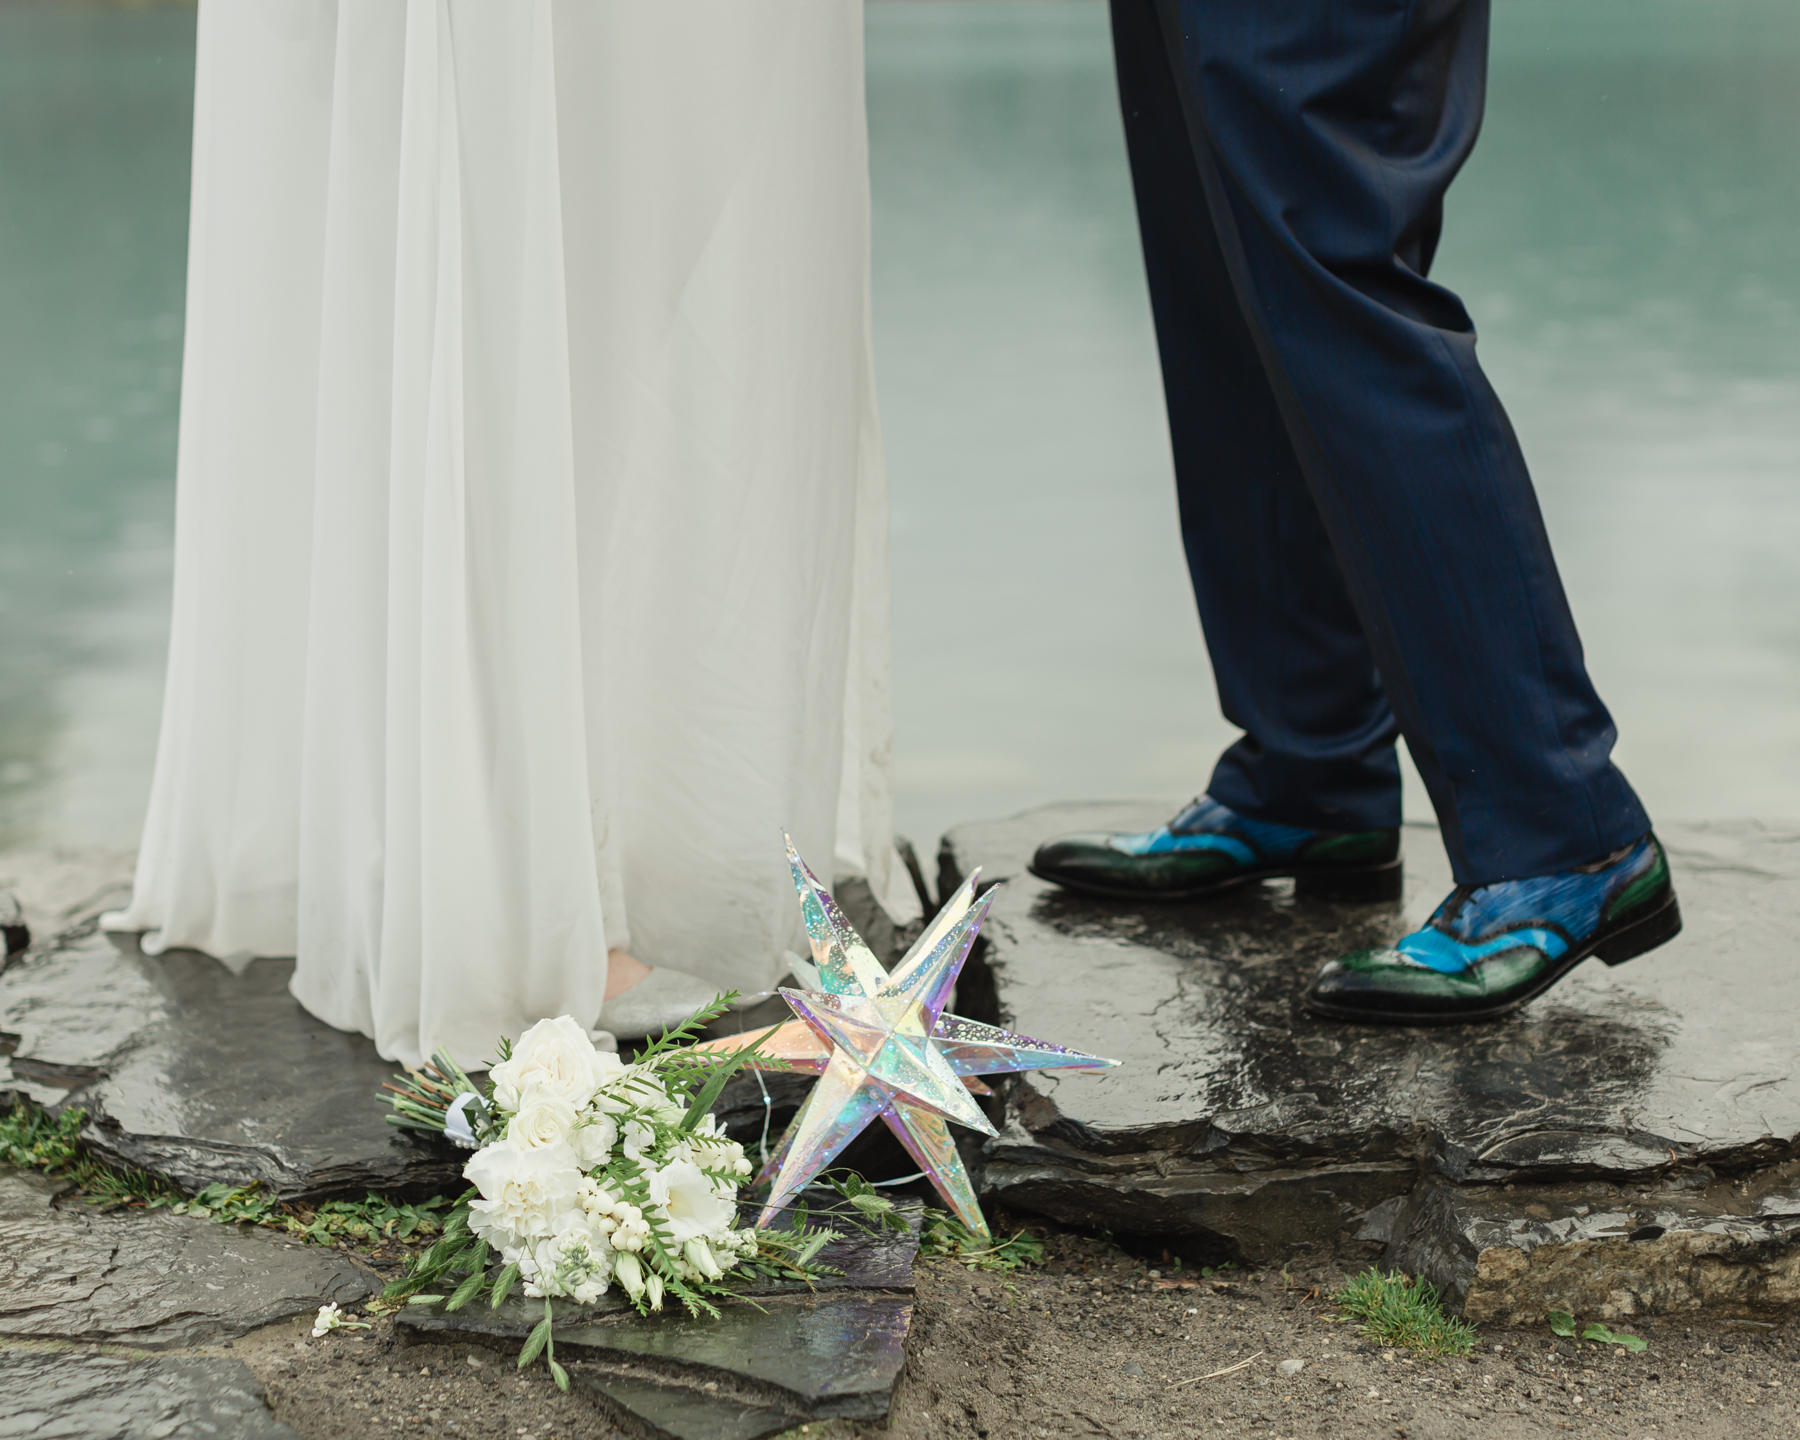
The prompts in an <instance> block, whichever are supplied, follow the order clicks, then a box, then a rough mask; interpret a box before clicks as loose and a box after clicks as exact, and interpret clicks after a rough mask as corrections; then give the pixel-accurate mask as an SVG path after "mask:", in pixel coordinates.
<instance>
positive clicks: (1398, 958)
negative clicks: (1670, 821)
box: [1306, 835, 1681, 1025]
mask: <svg viewBox="0 0 1800 1440" xmlns="http://www.w3.org/2000/svg"><path fill="white" fill-rule="evenodd" d="M1680 930H1681V909H1680V907H1679V906H1678V905H1677V904H1676V903H1675V887H1674V886H1673V885H1672V884H1671V883H1670V881H1669V862H1668V857H1667V856H1665V855H1664V854H1663V848H1662V846H1661V844H1660V843H1658V841H1657V839H1656V836H1655V835H1646V836H1644V838H1643V839H1641V840H1639V841H1637V842H1635V843H1634V844H1631V845H1628V846H1626V847H1625V849H1623V850H1621V851H1618V852H1617V853H1615V854H1613V855H1609V856H1607V857H1606V858H1605V859H1604V860H1601V861H1599V862H1597V863H1596V864H1593V865H1588V866H1584V867H1582V868H1581V869H1579V870H1570V871H1565V872H1564V873H1562V874H1560V875H1542V876H1538V877H1536V878H1533V879H1529V880H1503V881H1500V882H1498V883H1496V884H1493V885H1458V886H1457V887H1456V889H1455V890H1454V891H1453V892H1451V895H1450V898H1449V899H1447V900H1445V901H1444V903H1443V904H1442V905H1440V906H1438V908H1437V910H1436V911H1435V912H1433V914H1432V917H1431V919H1430V920H1428V921H1427V922H1426V924H1425V928H1424V929H1423V930H1419V931H1416V932H1414V933H1413V934H1411V935H1408V936H1407V937H1406V938H1405V939H1404V940H1402V941H1400V943H1399V944H1398V945H1396V946H1395V947H1394V948H1393V949H1392V950H1359V951H1356V952H1355V953H1353V954H1350V955H1346V956H1344V957H1343V958H1342V959H1341V960H1333V961H1332V962H1331V963H1330V964H1328V965H1327V966H1326V967H1325V968H1324V970H1323V971H1321V972H1320V974H1319V978H1318V979H1317V980H1316V981H1314V982H1313V986H1312V988H1311V989H1310V990H1309V991H1307V994H1306V1008H1307V1009H1308V1010H1310V1011H1312V1012H1313V1014H1315V1015H1323V1016H1326V1017H1328V1018H1330V1019H1334V1020H1359V1021H1363V1022H1365V1023H1374V1024H1385V1025H1457V1024H1463V1023H1466V1022H1469V1021H1474V1020H1494V1019H1498V1018H1499V1017H1500V1016H1502V1015H1505V1014H1506V1013H1507V1012H1508V1011H1511V1010H1514V1009H1517V1008H1518V1007H1519V1006H1520V1005H1523V1004H1524V1003H1525V1002H1526V1001H1527V1000H1530V999H1532V998H1533V997H1535V996H1538V995H1542V994H1543V993H1544V991H1546V990H1548V989H1549V988H1550V987H1551V986H1552V985H1554V984H1555V983H1556V982H1557V981H1558V980H1560V979H1562V977H1563V976H1565V975H1567V974H1568V973H1569V971H1571V970H1573V969H1574V968H1575V967H1576V966H1577V965H1579V964H1580V963H1581V962H1582V961H1583V960H1585V959H1587V958H1588V957H1589V956H1590V955H1592V956H1595V957H1596V958H1598V959H1600V960H1603V961H1605V962H1606V963H1607V964H1608V965H1622V964H1624V963H1625V961H1627V960H1630V959H1633V958H1635V957H1636V956H1639V955H1642V954H1643V953H1644V952H1645V951H1646V950H1654V949H1655V948H1656V947H1657V946H1658V945H1661V944H1662V943H1663V942H1664V941H1665V940H1671V939H1673V938H1674V937H1675V936H1676V935H1677V934H1678V933H1679V932H1680Z"/></svg>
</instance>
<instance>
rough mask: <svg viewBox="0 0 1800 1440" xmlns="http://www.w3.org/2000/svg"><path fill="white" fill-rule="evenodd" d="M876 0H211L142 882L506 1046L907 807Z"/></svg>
mask: <svg viewBox="0 0 1800 1440" xmlns="http://www.w3.org/2000/svg"><path fill="white" fill-rule="evenodd" d="M862 83H863V82H862V6H861V0H682V3H680V4H674V3H667V0H354V3H352V0H341V3H333V0H258V3H255V4H247V3H236V0H202V3H201V6H200V11H199V55H198V93H197V99H196V110H195V120H194V132H195V133H194V173H193V214H192V229H191V233H190V240H189V245H190V257H189V279H188V302H187V304H188V310H187V317H188V319H187V351H186V360H185V368H184V372H183V390H182V407H181V431H180V460H179V486H178V499H177V521H176V546H175V554H176V559H175V597H174V627H173V636H172V640H171V644H170V654H169V676H168V689H167V698H166V701H165V708H164V714H163V726H162V737H161V743H160V748H159V750H158V754H157V763H156V775H155V781H154V784H153V787H152V793H151V799H150V809H149V815H148V819H147V822H146V826H145V832H144V841H143V847H142V851H141V853H140V857H139V861H138V872H137V883H136V888H135V892H134V894H133V897H132V902H131V905H130V907H129V909H128V910H127V911H126V912H124V913H123V914H121V915H119V916H117V917H113V919H112V922H111V923H112V924H113V925H114V926H115V927H116V928H122V929H132V930H143V931H148V932H152V933H150V934H148V935H146V937H145V942H146V949H148V950H150V951H152V952H154V951H156V950H161V949H168V948H172V947H177V946H183V947H193V948H196V949H199V950H203V951H207V952H210V953H212V954H215V955H219V956H222V957H223V956H234V955H243V954H256V955H288V954H293V955H297V957H298V963H297V968H296V970H295V974H294V980H293V990H294V994H295V995H296V996H297V997H298V999H299V1000H300V1002H301V1003H302V1004H303V1005H305V1006H306V1008H307V1009H309V1010H310V1011H312V1012H313V1013H314V1014H315V1015H318V1016H319V1017H321V1018H322V1019H324V1020H326V1021H328V1022H329V1023H330V1024H332V1025H335V1026H338V1027H340V1028H343V1029H347V1030H358V1031H362V1032H363V1033H365V1034H367V1035H370V1036H372V1037H373V1038H374V1040H375V1042H376V1044H377V1046H378V1047H379V1048H380V1050H381V1052H382V1054H383V1055H386V1056H388V1057H390V1058H393V1059H397V1060H401V1061H405V1062H408V1063H415V1062H417V1061H418V1060H419V1059H420V1057H421V1056H422V1055H424V1054H427V1053H429V1052H430V1051H431V1050H432V1049H433V1048H435V1047H437V1046H439V1045H447V1046H449V1047H450V1048H451V1050H452V1051H453V1052H454V1053H455V1054H456V1055H457V1056H459V1057H461V1058H462V1059H463V1060H464V1062H465V1063H470V1064H474V1063H479V1062H481V1061H482V1060H484V1059H486V1058H487V1057H488V1056H489V1055H490V1054H491V1052H492V1046H493V1042H494V1040H495V1038H496V1037H497V1036H500V1035H507V1036H516V1035H518V1034H519V1033H520V1031H521V1030H523V1029H524V1028H525V1027H526V1026H528V1025H530V1024H531V1023H532V1022H533V1021H535V1020H537V1019H539V1018H540V1017H543V1016H553V1015H559V1014H564V1013H567V1014H570V1015H573V1016H575V1017H576V1018H577V1019H579V1020H581V1021H582V1022H583V1023H587V1024H591V1023H593V1021H594V1019H595V1017H596V1016H597V1015H598V1014H599V1012H600V1010H601V1003H602V997H603V992H604V986H605V982H606V953H607V949H608V947H609V946H611V947H619V948H629V949H630V950H631V951H632V953H633V954H635V955H636V956H637V957H638V958H640V959H642V960H643V961H645V963H647V964H651V965H660V966H667V967H672V968H675V969H678V970H683V971H687V972H690V973H692V974H694V975H697V976H700V977H702V978H704V979H707V980H710V981H714V982H716V983H717V984H719V985H721V986H725V985H730V986H735V987H738V988H739V989H745V990H755V989H762V988H766V987H767V986H768V985H770V984H771V983H773V982H774V981H775V980H776V979H777V978H778V976H779V974H780V972H781V968H782V960H781V957H782V954H783V951H784V950H785V949H787V948H789V947H797V948H799V949H802V950H803V949H804V945H803V944H802V943H801V941H800V935H801V932H800V928H799V921H798V916H799V910H798V905H797V903H796V900H795V896H794V893H793V889H792V886H791V884H790V882H789V878H788V871H787V865H786V861H785V858H784V854H783V849H782V843H781V832H782V830H783V829H784V828H785V829H787V830H789V831H791V832H792V834H793V836H794V839H795V843H796V844H797V845H798V846H799V848H800V850H801V853H802V854H804V855H806V856H808V857H809V858H810V859H811V860H812V863H813V864H814V866H815V868H819V867H823V866H824V865H827V864H832V863H835V865H836V868H837V870H838V871H839V872H840V873H845V872H850V873H863V874H866V875H868V877H869V880H870V883H871V885H872V887H873V889H874V891H875V894H876V897H877V898H878V899H879V900H880V901H881V903H882V904H883V905H884V906H885V907H886V908H887V909H888V910H889V912H890V913H891V914H893V915H895V916H896V918H900V919H905V918H910V917H911V916H912V915H916V914H917V908H918V907H917V901H916V900H915V899H914V897H913V893H912V891H911V889H910V887H909V885H908V883H907V879H906V875H905V872H904V869H903V867H902V866H901V864H900V862H899V859H898V857H897V856H896V854H895V853H894V849H893V844H892V838H891V837H892V821H891V813H890V810H891V805H890V778H889V751H890V735H891V718H890V715H891V708H890V702H889V651H888V630H887V624H888V617H887V603H888V599H887V596H888V571H887V531H886V526H887V518H886V516H887V494H886V479H885V474H884V471H883V462H882V451H881V443H880V437H879V432H878V429H877V421H876V409H875V397H874V388H873V367H872V357H871V350H870V338H869V272H868V249H869V212H868V177H867V152H866V136H865V126H864V114H863V90H862Z"/></svg>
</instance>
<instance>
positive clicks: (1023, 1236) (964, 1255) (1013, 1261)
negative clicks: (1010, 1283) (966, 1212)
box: [919, 1214, 1044, 1272]
mask: <svg viewBox="0 0 1800 1440" xmlns="http://www.w3.org/2000/svg"><path fill="white" fill-rule="evenodd" d="M919 1248H920V1249H921V1250H923V1251H924V1252H925V1254H927V1255H936V1256H941V1257H942V1258H944V1259H947V1260H955V1261H957V1262H959V1263H961V1264H963V1265H966V1266H968V1267H969V1269H971V1270H991V1271H995V1272H1004V1271H1007V1270H1018V1269H1020V1268H1022V1267H1025V1266H1030V1265H1041V1264H1042V1263H1043V1261H1044V1242H1043V1241H1041V1240H1039V1239H1038V1238H1037V1237H1036V1236H1035V1235H1031V1234H1028V1233H1027V1232H1025V1231H1023V1230H1021V1231H1020V1232H1019V1233H1018V1234H1017V1235H1013V1236H1011V1237H1009V1238H1007V1239H1004V1240H996V1239H994V1238H993V1237H991V1236H986V1235H977V1234H976V1233H975V1232H974V1231H973V1230H971V1229H969V1227H968V1226H967V1225H964V1224H963V1223H962V1221H960V1220H957V1219H954V1218H953V1217H951V1216H949V1215H941V1214H940V1215H933V1216H931V1217H929V1218H928V1219H927V1220H926V1221H925V1228H924V1231H923V1233H922V1234H921V1235H920V1236H919Z"/></svg>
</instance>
